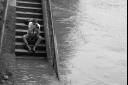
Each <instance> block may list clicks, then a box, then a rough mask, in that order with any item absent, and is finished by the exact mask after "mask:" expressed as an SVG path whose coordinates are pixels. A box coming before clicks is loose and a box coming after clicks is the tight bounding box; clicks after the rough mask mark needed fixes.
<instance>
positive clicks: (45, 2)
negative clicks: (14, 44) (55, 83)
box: [42, 0, 60, 80]
mask: <svg viewBox="0 0 128 85" xmlns="http://www.w3.org/2000/svg"><path fill="white" fill-rule="evenodd" d="M42 6H43V14H44V15H43V16H44V17H43V18H44V28H45V33H46V45H47V53H48V59H49V61H50V63H51V64H52V66H53V69H54V71H55V73H56V76H57V78H58V80H60V78H59V70H58V58H59V55H58V48H57V40H56V35H55V31H54V27H53V17H52V11H51V0H42Z"/></svg>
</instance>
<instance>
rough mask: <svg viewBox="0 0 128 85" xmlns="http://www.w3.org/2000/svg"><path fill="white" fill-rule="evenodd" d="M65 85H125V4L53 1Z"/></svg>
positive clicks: (115, 1)
mask: <svg viewBox="0 0 128 85" xmlns="http://www.w3.org/2000/svg"><path fill="white" fill-rule="evenodd" d="M53 1H54V3H53V15H54V27H55V29H56V34H57V39H58V47H59V54H60V63H61V64H60V72H61V75H62V76H61V77H62V79H64V80H66V82H67V85H68V84H69V85H126V83H127V82H126V78H127V77H126V74H127V72H126V68H127V67H126V66H127V64H126V63H127V57H126V54H127V48H126V46H127V44H126V43H127V42H126V40H127V37H126V35H127V32H126V31H127V26H126V25H127V20H126V18H127V15H126V9H127V7H126V5H127V4H126V2H127V1H126V0H63V1H58V2H57V1H56V0H53Z"/></svg>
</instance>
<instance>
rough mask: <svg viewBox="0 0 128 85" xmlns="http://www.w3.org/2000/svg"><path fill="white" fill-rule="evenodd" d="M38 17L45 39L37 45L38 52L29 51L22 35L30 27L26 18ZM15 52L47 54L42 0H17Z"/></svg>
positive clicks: (32, 54)
mask: <svg viewBox="0 0 128 85" xmlns="http://www.w3.org/2000/svg"><path fill="white" fill-rule="evenodd" d="M31 18H36V19H38V21H39V24H40V25H41V34H40V35H41V36H42V37H43V40H42V41H41V43H40V45H39V46H38V47H37V49H36V50H37V52H36V53H31V52H28V51H27V47H26V46H25V44H24V42H23V39H22V36H23V35H25V34H26V33H27V30H28V27H27V25H25V24H24V22H25V20H26V19H31ZM15 53H16V55H17V56H23V55H25V56H26V55H27V56H44V57H46V56H47V53H46V42H45V32H44V27H43V13H42V2H41V0H16V36H15Z"/></svg>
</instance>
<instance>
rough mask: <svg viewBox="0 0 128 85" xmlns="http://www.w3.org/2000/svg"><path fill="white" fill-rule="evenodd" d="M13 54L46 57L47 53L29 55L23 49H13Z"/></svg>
mask: <svg viewBox="0 0 128 85" xmlns="http://www.w3.org/2000/svg"><path fill="white" fill-rule="evenodd" d="M15 54H16V55H17V56H36V57H38V56H39V57H40V56H42V57H47V53H46V52H45V51H37V52H36V53H31V52H29V51H27V50H24V49H15Z"/></svg>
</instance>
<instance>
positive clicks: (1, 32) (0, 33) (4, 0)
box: [0, 0, 9, 53]
mask: <svg viewBox="0 0 128 85" xmlns="http://www.w3.org/2000/svg"><path fill="white" fill-rule="evenodd" d="M8 3H9V0H2V1H1V5H2V9H1V14H0V15H1V16H2V18H1V20H0V21H1V23H0V53H1V48H2V44H3V37H4V31H5V24H6V16H7V9H8Z"/></svg>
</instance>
